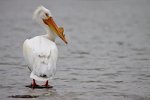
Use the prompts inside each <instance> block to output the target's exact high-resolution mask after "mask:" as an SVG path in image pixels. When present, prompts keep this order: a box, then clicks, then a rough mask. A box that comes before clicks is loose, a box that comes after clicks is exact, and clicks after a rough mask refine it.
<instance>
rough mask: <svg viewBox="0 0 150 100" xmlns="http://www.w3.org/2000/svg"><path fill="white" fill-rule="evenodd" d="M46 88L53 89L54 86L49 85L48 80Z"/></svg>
mask: <svg viewBox="0 0 150 100" xmlns="http://www.w3.org/2000/svg"><path fill="white" fill-rule="evenodd" d="M44 86H45V87H46V88H53V86H50V85H48V80H47V81H46V83H45V85H44Z"/></svg>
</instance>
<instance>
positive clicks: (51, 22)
mask: <svg viewBox="0 0 150 100" xmlns="http://www.w3.org/2000/svg"><path fill="white" fill-rule="evenodd" d="M43 22H44V23H45V24H47V25H48V26H49V28H50V29H51V30H52V31H53V32H54V33H56V34H57V35H58V36H59V37H60V38H61V39H62V40H63V41H64V42H65V43H66V44H67V43H68V42H67V40H66V38H65V34H63V33H64V29H63V27H59V28H58V26H57V24H56V23H55V22H54V20H53V18H52V17H49V18H48V19H43Z"/></svg>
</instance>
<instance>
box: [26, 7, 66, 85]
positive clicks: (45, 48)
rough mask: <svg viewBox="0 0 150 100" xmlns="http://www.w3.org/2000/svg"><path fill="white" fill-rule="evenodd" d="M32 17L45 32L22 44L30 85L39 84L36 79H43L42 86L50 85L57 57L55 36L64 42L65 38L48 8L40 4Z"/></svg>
mask: <svg viewBox="0 0 150 100" xmlns="http://www.w3.org/2000/svg"><path fill="white" fill-rule="evenodd" d="M33 18H34V19H35V20H36V21H37V22H38V23H40V24H41V25H43V26H44V27H45V29H46V32H47V34H46V35H40V36H35V37H33V38H31V39H26V40H25V42H24V44H23V55H24V58H25V61H26V63H27V65H28V68H29V70H30V71H31V74H30V78H32V79H33V82H32V84H31V87H32V88H35V87H38V86H39V85H37V83H36V81H44V82H45V84H44V86H45V87H50V86H49V84H48V80H49V79H52V77H53V76H54V75H55V73H56V62H57V57H58V50H57V46H56V44H55V38H56V36H59V37H60V38H61V39H62V40H63V41H64V42H65V43H66V44H67V40H66V38H65V35H64V34H63V32H64V29H63V28H62V27H58V26H57V24H56V23H55V22H54V20H53V18H52V14H51V12H50V10H48V9H46V8H45V7H43V6H40V7H38V8H37V9H36V10H35V12H34V14H33Z"/></svg>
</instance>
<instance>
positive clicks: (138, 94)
mask: <svg viewBox="0 0 150 100" xmlns="http://www.w3.org/2000/svg"><path fill="white" fill-rule="evenodd" d="M39 5H44V6H46V7H47V8H49V9H51V11H52V14H53V16H54V19H55V21H56V22H57V23H58V24H59V26H63V27H64V28H65V34H66V36H67V37H68V41H69V44H68V45H65V44H64V43H63V42H62V41H61V40H60V39H59V38H58V39H57V41H56V42H57V44H58V48H59V60H58V63H57V73H56V76H55V78H54V79H53V80H52V81H51V84H52V85H54V88H53V89H35V90H32V89H30V88H26V87H25V85H29V84H30V83H31V79H30V78H29V74H30V73H29V70H28V69H27V66H26V63H25V61H24V59H23V55H22V44H23V41H24V40H25V39H27V38H31V37H34V36H36V35H40V34H44V32H45V31H44V30H42V28H41V27H40V26H39V25H37V24H36V23H35V22H34V21H33V20H32V13H33V11H34V10H35V8H36V7H37V6H39ZM149 5H150V1H148V0H63V1H58V0H44V1H43V0H41V1H40V0H34V1H33V0H32V1H31V0H13V1H10V0H3V1H2V0H1V1H0V14H1V15H0V99H1V100H7V99H10V100H16V98H8V96H11V95H37V96H39V97H38V98H35V99H37V100H41V99H43V100H92V99H94V100H149V99H150V45H149V44H150V6H149ZM19 100H24V99H22V98H20V99H19ZM28 100H30V99H28Z"/></svg>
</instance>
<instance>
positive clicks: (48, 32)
mask: <svg viewBox="0 0 150 100" xmlns="http://www.w3.org/2000/svg"><path fill="white" fill-rule="evenodd" d="M45 30H46V33H47V34H48V38H49V39H50V40H51V41H53V42H55V38H56V35H55V33H53V32H52V31H51V30H50V28H49V27H48V26H46V27H45Z"/></svg>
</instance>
